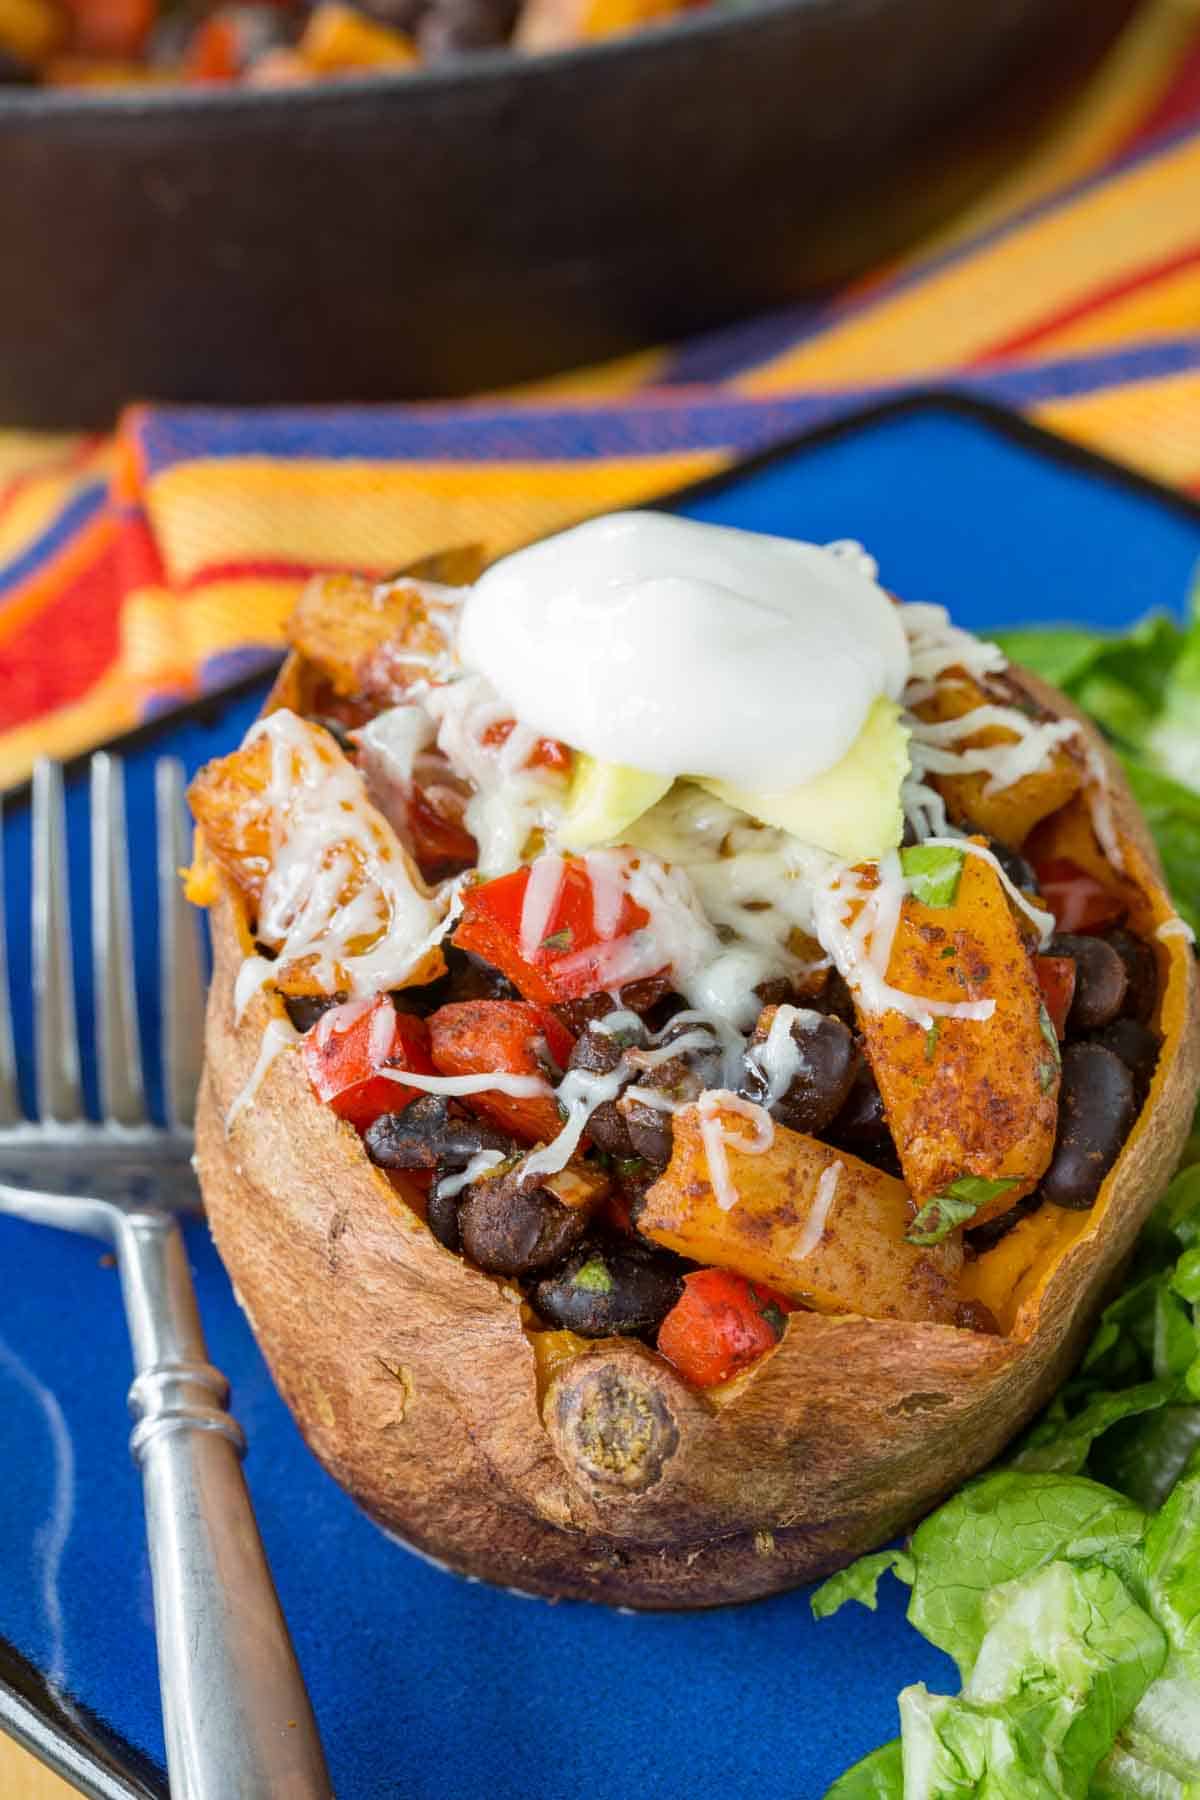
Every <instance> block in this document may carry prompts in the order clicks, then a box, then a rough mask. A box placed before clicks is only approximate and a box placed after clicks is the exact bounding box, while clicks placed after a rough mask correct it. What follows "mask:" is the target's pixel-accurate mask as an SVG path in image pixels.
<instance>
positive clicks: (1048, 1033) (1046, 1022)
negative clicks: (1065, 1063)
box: [1038, 1006, 1062, 1069]
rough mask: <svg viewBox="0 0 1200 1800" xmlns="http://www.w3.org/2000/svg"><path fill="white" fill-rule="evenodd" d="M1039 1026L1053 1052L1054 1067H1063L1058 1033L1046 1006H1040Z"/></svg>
mask: <svg viewBox="0 0 1200 1800" xmlns="http://www.w3.org/2000/svg"><path fill="white" fill-rule="evenodd" d="M1038 1028H1039V1029H1040V1031H1041V1034H1042V1036H1043V1037H1044V1038H1045V1040H1046V1042H1047V1043H1048V1044H1049V1046H1050V1049H1051V1051H1052V1053H1053V1056H1054V1067H1055V1068H1056V1069H1061V1068H1062V1051H1061V1050H1060V1049H1059V1047H1058V1033H1057V1031H1055V1029H1054V1020H1053V1019H1052V1018H1051V1017H1050V1014H1049V1013H1048V1012H1047V1011H1046V1009H1045V1007H1044V1006H1039V1007H1038Z"/></svg>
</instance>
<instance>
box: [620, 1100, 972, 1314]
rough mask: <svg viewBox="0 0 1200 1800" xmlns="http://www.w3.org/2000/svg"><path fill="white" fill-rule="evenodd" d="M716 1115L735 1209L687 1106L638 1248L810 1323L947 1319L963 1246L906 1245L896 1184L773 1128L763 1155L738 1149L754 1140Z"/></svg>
mask: <svg viewBox="0 0 1200 1800" xmlns="http://www.w3.org/2000/svg"><path fill="white" fill-rule="evenodd" d="M714 1116H715V1117H717V1118H719V1119H720V1121H721V1125H722V1128H723V1132H724V1134H725V1156H726V1159H727V1163H728V1169H729V1177H730V1180H731V1182H732V1184H733V1186H734V1188H736V1190H737V1196H738V1197H737V1201H736V1204H735V1205H733V1206H732V1207H730V1209H729V1210H728V1211H725V1210H724V1209H723V1208H722V1207H721V1206H720V1204H719V1203H718V1200H717V1195H716V1192H715V1190H714V1186H713V1179H712V1172H711V1170H710V1167H709V1159H708V1154H707V1151H706V1148H705V1144H704V1139H703V1136H702V1135H701V1118H700V1111H699V1108H698V1107H697V1106H687V1107H684V1108H683V1110H682V1111H681V1112H678V1113H676V1115H675V1129H674V1147H673V1150H672V1154H671V1161H670V1165H669V1166H668V1168H667V1169H666V1171H665V1173H664V1174H662V1175H661V1176H660V1177H659V1179H658V1180H657V1181H656V1182H655V1184H654V1186H653V1187H652V1188H650V1190H649V1191H648V1193H647V1194H646V1198H645V1203H644V1206H643V1210H642V1212H641V1214H640V1215H639V1218H638V1229H639V1230H640V1231H641V1232H643V1233H644V1234H645V1236H646V1237H649V1238H653V1239H654V1241H655V1242H656V1243H659V1244H665V1245H666V1246H667V1247H668V1248H669V1249H671V1250H677V1251H678V1252H679V1254H680V1255H681V1256H687V1257H691V1258H692V1259H693V1260H694V1261H696V1262H699V1263H704V1264H707V1265H709V1266H711V1267H714V1268H719V1269H733V1270H735V1271H736V1272H737V1273H738V1274H739V1275H745V1276H746V1277H747V1278H748V1279H749V1280H751V1281H760V1282H762V1283H763V1284H764V1286H766V1287H771V1288H776V1289H778V1291H779V1292H780V1293H783V1294H787V1295H788V1296H789V1297H790V1298H791V1299H793V1300H798V1301H800V1302H801V1303H802V1304H803V1305H805V1306H808V1307H811V1308H812V1309H813V1310H815V1311H817V1312H824V1313H861V1314H863V1315H865V1316H866V1317H868V1318H877V1319H936V1320H944V1321H950V1320H952V1319H953V1317H954V1308H955V1303H956V1300H957V1293H956V1286H955V1283H956V1278H957V1275H958V1271H959V1268H960V1267H961V1263H962V1248H961V1244H960V1243H959V1242H958V1241H957V1240H949V1241H947V1242H946V1243H943V1244H939V1245H937V1246H935V1247H933V1248H926V1249H922V1248H919V1247H917V1246H916V1245H913V1244H909V1243H906V1242H905V1236H904V1234H905V1232H906V1231H907V1230H908V1228H909V1225H910V1223H911V1221H912V1218H913V1211H914V1209H913V1205H912V1202H911V1200H910V1198H909V1195H908V1190H907V1189H906V1188H905V1186H904V1184H903V1182H900V1181H896V1180H895V1179H894V1178H893V1177H892V1176H890V1175H885V1174H883V1172H882V1171H881V1170H879V1169H873V1168H871V1167H870V1166H869V1165H868V1164H867V1163H864V1162H860V1161H859V1160H858V1158H857V1157H854V1156H850V1155H848V1154H847V1153H846V1152H845V1151H843V1150H834V1149H832V1148H831V1147H830V1146H829V1145H828V1144H822V1143H818V1141H817V1140H816V1138H810V1137H805V1136H803V1135H802V1134H801V1133H800V1132H797V1131H789V1130H788V1129H787V1127H786V1126H782V1125H777V1126H776V1127H775V1129H774V1135H773V1138H772V1141H771V1144H770V1146H769V1148H768V1149H766V1150H764V1151H762V1152H760V1153H757V1154H755V1153H751V1152H749V1151H747V1150H745V1149H739V1148H738V1144H739V1141H740V1142H741V1143H747V1142H751V1141H753V1135H754V1134H753V1127H752V1126H751V1125H750V1123H749V1121H748V1120H747V1119H746V1118H745V1117H744V1116H743V1115H742V1114H741V1113H738V1112H735V1111H733V1110H732V1109H726V1108H720V1109H717V1110H716V1111H715V1114H714ZM834 1171H836V1173H834Z"/></svg>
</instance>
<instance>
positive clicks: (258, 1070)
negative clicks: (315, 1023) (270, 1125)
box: [225, 1018, 300, 1135]
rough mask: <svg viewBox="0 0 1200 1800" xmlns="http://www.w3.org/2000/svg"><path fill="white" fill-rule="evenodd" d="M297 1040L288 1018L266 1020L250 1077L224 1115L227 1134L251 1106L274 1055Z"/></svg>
mask: <svg viewBox="0 0 1200 1800" xmlns="http://www.w3.org/2000/svg"><path fill="white" fill-rule="evenodd" d="M299 1041H300V1033H299V1032H298V1031H297V1030H296V1028H295V1026H294V1025H293V1024H292V1022H291V1020H290V1019H287V1018H282V1019H271V1020H270V1021H269V1022H268V1024H267V1027H266V1029H265V1031H264V1032H263V1034H262V1042H261V1043H260V1044H259V1047H258V1060H257V1061H256V1062H255V1064H254V1067H253V1069H252V1070H251V1071H250V1079H249V1080H248V1081H247V1082H246V1084H245V1086H244V1087H243V1088H242V1089H241V1091H240V1092H239V1093H238V1094H237V1096H236V1098H235V1099H234V1102H233V1105H232V1106H231V1107H230V1108H229V1111H228V1112H227V1113H226V1115H225V1131H226V1134H227V1135H228V1133H229V1132H231V1131H232V1130H233V1127H234V1124H235V1122H236V1120H237V1119H239V1118H240V1117H241V1115H242V1113H244V1112H245V1110H246V1108H247V1107H248V1106H251V1105H252V1104H253V1102H254V1100H255V1099H256V1098H257V1095H258V1090H259V1088H260V1087H261V1086H262V1084H263V1081H264V1080H265V1078H266V1074H267V1070H268V1069H269V1068H270V1067H271V1065H272V1063H273V1062H274V1061H275V1059H276V1057H278V1056H279V1055H281V1054H282V1052H283V1051H284V1050H287V1049H289V1048H290V1047H291V1045H293V1044H296V1043H299Z"/></svg>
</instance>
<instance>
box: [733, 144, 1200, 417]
mask: <svg viewBox="0 0 1200 1800" xmlns="http://www.w3.org/2000/svg"><path fill="white" fill-rule="evenodd" d="M1189 194H1191V195H1200V137H1192V138H1188V139H1185V140H1183V141H1182V142H1180V143H1177V144H1173V145H1171V146H1169V147H1167V148H1165V149H1164V150H1163V151H1162V152H1161V153H1160V154H1159V155H1157V156H1153V157H1148V158H1146V159H1145V160H1143V161H1141V162H1138V163H1136V164H1134V165H1133V166H1132V167H1130V168H1128V169H1125V170H1123V171H1121V172H1119V173H1117V174H1116V175H1114V176H1113V177H1112V178H1111V179H1110V180H1108V181H1105V182H1101V183H1099V184H1098V185H1097V186H1095V187H1093V188H1090V189H1088V190H1087V191H1086V192H1085V193H1083V194H1081V195H1079V196H1077V197H1076V198H1075V199H1073V200H1069V201H1066V202H1064V203H1063V205H1061V206H1057V207H1050V208H1048V209H1047V210H1046V211H1045V212H1043V213H1041V214H1039V215H1038V216H1037V217H1035V218H1033V219H1031V220H1029V221H1027V222H1026V223H1025V224H1023V225H1021V226H1020V227H1019V228H1014V229H1013V230H1012V231H1009V232H1006V233H1004V234H1002V235H1001V236H999V237H998V238H996V239H993V240H991V241H990V242H987V243H984V244H982V245H980V246H979V247H978V248H977V249H976V250H975V251H974V252H973V253H964V254H962V255H960V256H957V257H956V258H954V259H953V260H951V261H950V262H948V263H947V264H946V265H944V266H943V267H941V268H934V269H931V270H930V271H929V273H928V275H927V277H926V279H924V280H919V279H917V278H915V277H913V276H910V277H908V278H907V279H906V284H905V285H904V286H903V287H902V288H901V289H900V290H899V291H898V292H884V293H883V294H881V295H879V296H878V298H877V299H875V300H874V301H872V302H871V303H870V304H868V305H864V306H863V307H861V308H860V309H858V310H856V311H855V312H853V313H851V314H850V315H848V316H847V317H845V318H842V319H838V318H834V319H833V320H832V321H831V322H830V324H829V325H828V326H827V327H826V329H825V330H823V331H821V332H818V333H816V334H815V335H814V336H812V337H810V338H808V339H806V340H805V341H804V342H803V343H801V344H798V345H796V346H794V347H793V348H792V349H790V350H787V351H785V352H783V354H782V355H780V356H777V357H775V358H774V359H773V360H771V361H768V362H767V363H765V364H763V365H762V366H761V367H759V368H757V369H752V370H750V371H748V372H747V373H745V374H742V375H740V376H739V377H737V379H736V381H735V383H734V385H735V386H736V387H737V388H738V389H739V391H741V392H745V393H750V394H771V393H779V392H781V391H784V390H786V389H788V388H795V387H811V388H816V389H820V390H823V391H828V390H829V389H832V388H836V387H840V386H844V385H851V384H855V383H864V384H865V383H870V382H876V381H888V380H910V379H919V378H921V377H929V376H931V375H934V374H937V373H938V372H940V371H941V370H944V369H946V368H948V367H956V366H958V365H960V364H961V363H963V362H966V361H969V360H970V359H971V358H972V357H973V356H977V355H979V354H981V353H982V352H983V351H984V350H985V349H986V348H987V346H988V345H989V344H994V343H996V342H998V341H1001V340H1003V339H1004V338H1006V337H1010V336H1012V335H1014V334H1016V333H1017V332H1020V331H1028V330H1030V329H1032V328H1033V327H1035V326H1036V325H1037V324H1038V323H1039V322H1040V321H1041V320H1043V319H1045V318H1047V317H1050V316H1052V315H1053V314H1055V313H1056V312H1059V311H1061V310H1062V309H1063V308H1064V307H1066V306H1069V305H1070V304H1071V302H1072V301H1073V300H1074V299H1075V297H1076V296H1077V295H1078V294H1079V291H1080V289H1081V288H1084V289H1087V288H1096V287H1099V286H1100V285H1101V284H1102V283H1104V282H1113V281H1118V280H1120V279H1122V278H1125V277H1129V276H1133V275H1135V274H1136V273H1137V272H1138V271H1139V270H1141V269H1143V268H1145V267H1146V266H1147V265H1150V264H1153V263H1156V262H1158V261H1161V260H1162V259H1163V258H1165V257H1167V256H1169V255H1170V254H1171V253H1172V251H1173V250H1174V249H1175V247H1176V246H1177V244H1178V241H1179V232H1180V228H1181V223H1185V222H1188V223H1190V219H1191V217H1192V216H1194V215H1191V214H1187V213H1185V214H1183V215H1182V218H1181V210H1180V209H1181V196H1187V195H1189Z"/></svg>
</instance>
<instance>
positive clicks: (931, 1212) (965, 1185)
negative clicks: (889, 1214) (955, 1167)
mask: <svg viewBox="0 0 1200 1800" xmlns="http://www.w3.org/2000/svg"><path fill="white" fill-rule="evenodd" d="M1016 1185H1017V1183H1016V1181H1015V1180H1013V1179H1011V1178H1010V1179H1006V1180H1001V1181H989V1180H988V1179H987V1178H986V1177H985V1176H983V1175H960V1176H959V1177H958V1179H957V1180H955V1181H952V1182H951V1183H950V1184H949V1186H948V1187H947V1188H945V1189H944V1190H943V1191H942V1193H940V1194H935V1195H934V1197H933V1199H932V1200H927V1201H926V1202H925V1204H924V1206H923V1207H922V1208H921V1210H920V1212H919V1213H918V1214H917V1216H916V1218H915V1219H914V1220H913V1222H912V1224H911V1225H910V1226H909V1228H908V1230H907V1231H906V1232H905V1234H904V1235H905V1241H906V1242H907V1243H910V1244H922V1245H928V1244H940V1243H941V1241H942V1239H943V1238H945V1237H948V1236H949V1235H950V1233H951V1232H952V1231H953V1230H954V1228H955V1226H956V1225H965V1224H966V1222H967V1220H968V1219H973V1218H974V1216H975V1214H976V1213H977V1212H978V1211H979V1209H980V1207H981V1206H986V1205H987V1203H988V1201H989V1200H995V1199H996V1197H997V1196H998V1195H1000V1194H1006V1193H1007V1192H1008V1190H1009V1189H1010V1188H1014V1187H1016Z"/></svg>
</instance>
